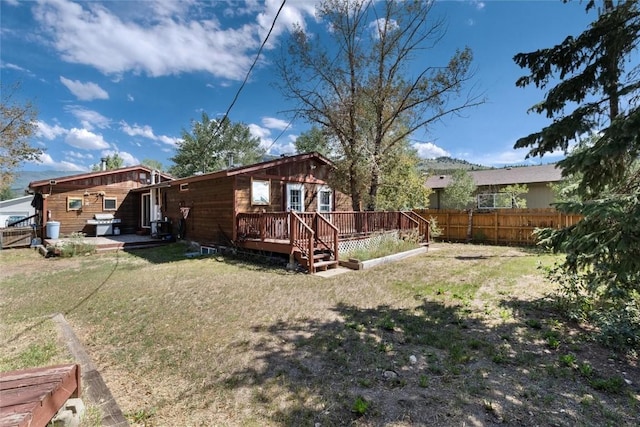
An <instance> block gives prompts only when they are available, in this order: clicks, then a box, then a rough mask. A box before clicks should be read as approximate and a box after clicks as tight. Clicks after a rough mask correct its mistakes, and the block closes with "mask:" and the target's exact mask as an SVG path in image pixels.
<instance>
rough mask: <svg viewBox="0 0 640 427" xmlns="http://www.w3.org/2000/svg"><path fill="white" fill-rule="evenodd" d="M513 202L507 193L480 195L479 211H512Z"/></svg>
mask: <svg viewBox="0 0 640 427" xmlns="http://www.w3.org/2000/svg"><path fill="white" fill-rule="evenodd" d="M512 207H513V200H512V199H511V196H510V195H509V194H507V193H487V194H478V209H511V208H512Z"/></svg>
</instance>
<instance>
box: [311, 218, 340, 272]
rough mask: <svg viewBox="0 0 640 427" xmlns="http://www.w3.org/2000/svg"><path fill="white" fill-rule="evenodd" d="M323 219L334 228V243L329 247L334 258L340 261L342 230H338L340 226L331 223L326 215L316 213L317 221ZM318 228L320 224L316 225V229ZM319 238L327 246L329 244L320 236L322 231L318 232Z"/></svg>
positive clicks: (322, 220)
mask: <svg viewBox="0 0 640 427" xmlns="http://www.w3.org/2000/svg"><path fill="white" fill-rule="evenodd" d="M318 220H319V221H321V222H323V223H324V224H326V225H328V226H329V227H330V228H331V229H332V230H333V243H332V245H331V246H330V247H329V250H330V251H331V252H332V253H333V259H334V261H339V257H338V234H339V233H340V230H338V227H336V226H335V225H333V224H332V223H331V221H329V220H328V219H327V218H325V217H324V215H322V214H321V213H316V221H318ZM317 228H318V226H316V229H317ZM316 236H317V239H318V241H320V242H321V243H322V244H324V245H325V246H328V245H327V244H326V243H325V242H324V241H323V240H322V239H321V238H320V233H316Z"/></svg>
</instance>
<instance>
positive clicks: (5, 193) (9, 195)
mask: <svg viewBox="0 0 640 427" xmlns="http://www.w3.org/2000/svg"><path fill="white" fill-rule="evenodd" d="M16 197H18V196H17V194H16V193H15V191H13V190H12V189H11V187H10V186H8V185H2V187H0V200H11V199H15V198H16Z"/></svg>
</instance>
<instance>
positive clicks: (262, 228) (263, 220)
mask: <svg viewBox="0 0 640 427" xmlns="http://www.w3.org/2000/svg"><path fill="white" fill-rule="evenodd" d="M259 222H260V240H261V241H263V242H264V239H265V238H266V236H267V224H266V218H265V217H264V210H262V211H260V219H259Z"/></svg>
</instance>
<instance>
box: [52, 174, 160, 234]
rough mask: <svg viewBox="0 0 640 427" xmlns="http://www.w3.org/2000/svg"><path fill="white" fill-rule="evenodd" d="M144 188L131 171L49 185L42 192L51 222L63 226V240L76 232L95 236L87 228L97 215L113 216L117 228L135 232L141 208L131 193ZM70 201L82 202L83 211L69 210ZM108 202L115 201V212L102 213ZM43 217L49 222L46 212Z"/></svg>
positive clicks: (91, 227) (92, 227) (93, 228)
mask: <svg viewBox="0 0 640 427" xmlns="http://www.w3.org/2000/svg"><path fill="white" fill-rule="evenodd" d="M147 176H148V174H147ZM145 184H146V183H145ZM142 185H143V184H141V182H140V177H139V172H138V171H129V172H127V173H121V174H113V175H105V176H100V177H93V178H87V179H82V180H77V181H68V182H65V183H60V184H55V185H47V186H45V187H44V188H42V189H41V191H42V193H43V196H44V197H45V205H44V206H45V210H46V211H51V218H50V219H51V220H53V221H59V222H60V234H61V236H64V235H68V234H71V233H75V232H83V233H86V234H88V235H92V234H94V233H95V227H94V226H89V225H87V220H89V219H93V216H94V215H95V214H97V213H111V214H113V215H114V217H115V218H119V219H120V221H121V223H120V224H119V225H118V227H120V228H121V229H124V228H126V229H136V228H137V227H138V222H139V216H140V215H139V210H140V205H139V202H138V201H137V200H136V197H135V194H133V193H129V191H130V190H132V189H134V188H138V187H140V186H142ZM103 194H104V195H103ZM69 197H72V198H80V199H82V200H83V205H82V209H81V210H73V211H69V210H67V200H68V198H69ZM105 198H116V210H107V211H105V210H104V209H103V207H104V205H103V203H104V199H105ZM44 214H45V219H46V212H45V213H44Z"/></svg>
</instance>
